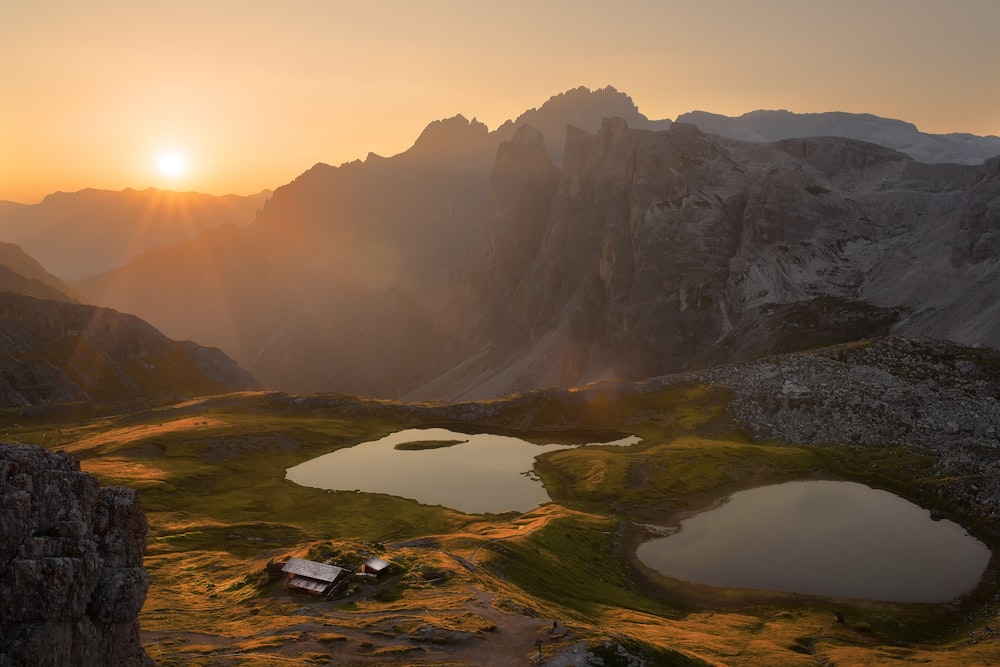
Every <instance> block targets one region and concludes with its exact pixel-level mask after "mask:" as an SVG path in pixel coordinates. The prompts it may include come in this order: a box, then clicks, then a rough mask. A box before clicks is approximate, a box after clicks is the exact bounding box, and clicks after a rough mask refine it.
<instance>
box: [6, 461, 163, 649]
mask: <svg viewBox="0 0 1000 667" xmlns="http://www.w3.org/2000/svg"><path fill="white" fill-rule="evenodd" d="M145 544H146V518H145V516H144V515H143V513H142V511H141V510H140V508H139V499H138V496H137V495H136V492H135V491H133V490H131V489H125V488H120V487H105V488H101V487H99V486H98V484H97V480H96V479H94V477H93V476H91V475H90V474H88V473H85V472H81V471H80V465H79V463H78V462H77V461H76V460H75V459H73V458H72V457H70V456H69V455H67V454H65V453H62V452H59V453H51V452H47V451H45V450H43V449H40V448H38V447H33V446H29V445H10V444H0V601H2V604H0V667H8V666H10V667H14V666H15V665H16V666H17V667H24V666H26V665H52V666H56V665H59V666H62V665H123V666H124V665H152V664H153V661H152V660H151V659H150V658H149V656H147V655H146V653H145V651H144V650H143V649H142V646H141V644H140V641H139V620H138V619H139V610H140V609H141V608H142V605H143V602H144V601H145V599H146V591H147V589H148V588H149V577H148V575H147V573H146V571H145V570H144V569H143V567H142V555H143V550H144V549H145Z"/></svg>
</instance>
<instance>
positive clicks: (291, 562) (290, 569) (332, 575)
mask: <svg viewBox="0 0 1000 667" xmlns="http://www.w3.org/2000/svg"><path fill="white" fill-rule="evenodd" d="M281 571H282V572H287V573H289V574H293V575H295V576H297V577H308V578H309V579H315V580H317V581H325V582H327V583H331V584H332V583H333V582H335V581H337V579H339V578H340V577H341V576H342V575H343V574H344V572H345V570H344V568H342V567H337V566H336V565H324V564H323V563H317V562H315V561H311V560H303V559H301V558H289V559H288V562H287V563H285V566H284V567H283V568H281Z"/></svg>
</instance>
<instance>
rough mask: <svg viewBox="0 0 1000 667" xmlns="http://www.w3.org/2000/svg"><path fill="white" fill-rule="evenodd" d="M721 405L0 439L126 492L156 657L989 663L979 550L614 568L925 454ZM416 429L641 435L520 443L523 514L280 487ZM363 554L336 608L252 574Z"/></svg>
mask: <svg viewBox="0 0 1000 667" xmlns="http://www.w3.org/2000/svg"><path fill="white" fill-rule="evenodd" d="M727 400H728V396H727V394H726V393H725V392H724V391H723V390H721V389H719V388H717V387H708V386H701V385H678V386H672V387H664V388H660V389H656V390H648V389H647V390H644V391H625V390H622V389H620V388H619V389H615V388H612V387H608V388H605V389H600V390H591V391H588V392H561V393H556V394H553V393H546V392H538V393H535V394H531V395H526V396H520V397H515V398H512V399H509V400H507V401H493V402H487V403H488V404H487V403H484V404H483V406H484V407H483V409H482V410H479V411H478V412H477V411H476V410H467V411H465V412H463V413H461V414H465V415H475V417H474V418H465V419H464V420H461V419H457V418H455V417H454V416H452V417H449V415H451V414H453V413H449V412H448V410H447V409H445V408H443V407H442V406H435V405H426V406H421V405H403V404H398V403H393V402H387V401H373V400H363V399H353V398H349V397H343V396H326V397H323V396H320V397H309V398H308V399H296V398H294V397H288V396H285V395H282V394H275V393H248V394H237V395H229V396H222V397H212V398H205V399H199V400H193V401H188V402H185V403H181V404H177V405H172V406H166V407H160V408H149V409H144V410H138V411H134V412H127V413H118V414H104V415H97V414H85V415H82V414H79V413H78V414H72V415H70V414H65V415H63V416H61V417H57V416H53V415H52V414H41V413H39V414H35V415H30V414H23V413H22V414H15V413H7V414H4V415H0V432H4V433H5V434H6V435H5V438H7V439H10V440H16V441H20V442H25V443H35V444H40V445H42V446H44V447H46V448H50V449H62V450H65V451H67V452H69V453H71V454H72V455H73V456H75V457H77V458H78V459H80V461H81V465H82V468H83V469H84V470H87V471H89V472H92V473H93V474H95V475H97V476H98V477H99V478H100V480H101V482H102V483H103V484H118V485H124V486H129V487H133V488H136V489H138V490H139V492H140V497H141V501H142V506H143V509H144V511H145V512H146V515H147V519H148V523H149V536H148V547H147V557H146V567H147V569H148V570H149V573H150V576H151V581H152V583H151V587H150V592H149V595H148V598H147V602H146V605H145V607H144V609H143V611H142V615H141V617H140V621H141V624H142V628H143V641H144V643H145V644H146V646H147V650H148V652H149V654H150V655H151V656H152V657H153V658H154V660H156V661H157V662H158V663H159V664H161V665H199V664H204V665H219V664H221V665H251V664H253V665H284V664H337V665H353V664H357V665H401V664H408V665H456V666H457V665H483V664H496V665H507V664H511V665H513V664H525V663H526V662H527V661H528V660H530V659H531V658H532V656H534V655H536V647H535V641H536V638H538V639H541V640H543V646H542V650H543V651H544V653H545V655H547V656H550V655H554V654H556V653H558V652H559V651H571V650H572V649H573V648H577V649H579V648H580V647H582V646H584V645H586V646H587V647H589V648H590V649H591V650H594V651H598V652H602V651H603V652H605V653H606V655H605V659H606V664H608V665H612V664H616V663H615V660H616V659H620V658H615V656H614V655H612V653H613V651H612V650H611V649H610V648H608V647H606V645H605V642H607V641H613V642H618V643H620V644H621V645H623V646H626V647H628V648H629V650H630V651H633V652H635V653H639V654H644V655H646V656H647V658H648V659H649V660H650V661H651V662H650V664H662V665H672V664H673V665H704V664H710V665H732V666H738V665H761V664H773V665H815V664H817V663H819V664H852V665H854V664H858V665H890V664H899V663H900V662H921V663H923V664H928V665H953V664H984V665H985V664H991V662H992V664H1000V639H998V638H997V636H996V633H993V634H992V635H991V634H990V630H989V628H995V627H997V624H998V623H1000V619H998V618H997V616H996V604H995V602H991V600H994V599H995V597H996V596H997V595H998V591H1000V588H998V586H997V583H996V567H995V565H994V566H993V567H992V568H991V571H990V577H991V578H992V581H993V583H987V584H985V585H984V586H981V587H980V589H979V590H978V591H977V593H976V594H975V595H972V596H969V598H968V599H966V600H963V601H961V602H959V603H954V604H951V605H898V604H880V603H873V602H862V601H849V600H828V599H821V598H811V597H808V596H800V595H789V594H775V593H763V592H748V591H735V590H719V589H707V588H705V587H700V586H696V585H693V584H686V583H683V582H679V581H675V580H670V579H668V578H665V577H662V576H659V575H657V574H655V573H653V572H650V571H648V570H646V569H645V568H644V567H643V566H642V565H641V564H640V563H638V562H637V561H636V559H635V558H634V556H633V550H634V547H635V545H636V544H637V543H638V541H639V540H641V539H643V538H644V537H646V536H647V535H648V529H647V524H657V525H671V523H674V522H676V521H677V520H679V518H681V517H682V516H684V515H686V514H690V513H692V512H696V511H699V510H701V509H704V508H706V507H709V506H711V505H712V504H713V503H715V502H718V501H719V500H720V499H722V498H724V497H725V496H726V495H728V494H730V493H732V492H734V491H737V490H740V489H745V488H751V487H754V486H759V485H762V484H768V483H773V482H779V481H787V480H793V479H809V478H823V479H851V480H856V481H861V482H865V483H868V484H870V485H873V486H878V487H881V488H886V489H888V490H891V491H894V492H896V493H899V494H900V495H903V496H904V497H908V498H910V499H911V500H914V501H917V502H925V503H926V502H930V500H929V499H931V498H933V497H934V496H933V495H932V494H930V493H928V489H929V488H930V487H931V486H932V485H933V484H934V483H935V480H934V479H933V478H932V477H930V476H929V472H928V471H929V470H930V465H931V463H932V462H931V461H930V460H928V459H926V458H925V457H922V456H920V455H916V454H913V453H912V452H907V451H905V450H902V449H898V448H897V449H881V450H870V449H867V450H866V449H861V448H857V447H851V446H847V445H843V446H841V445H836V444H833V445H829V446H824V447H803V446H796V445H794V444H787V443H776V442H755V441H753V440H751V439H750V438H749V437H747V436H746V434H744V433H742V432H741V431H740V430H739V429H738V428H736V427H735V426H734V425H733V424H732V423H731V422H730V420H729V418H728V415H727V411H726V406H727ZM487 408H488V409H487ZM454 414H457V413H454ZM417 425H436V426H440V425H446V426H454V427H456V428H457V429H460V428H467V429H482V430H496V431H497V432H505V433H510V432H516V433H519V434H522V435H523V437H525V439H529V440H532V441H544V440H552V439H553V438H557V437H560V435H562V436H566V435H567V434H572V433H579V432H591V431H607V432H619V433H634V434H636V435H639V436H640V437H642V439H643V440H642V442H640V443H639V444H636V445H632V446H629V447H611V446H608V447H601V446H594V447H588V448H581V449H569V450H560V451H555V452H550V453H548V454H546V455H544V456H542V457H540V458H539V459H538V462H537V465H536V467H535V473H536V474H537V475H538V476H539V477H540V478H541V479H542V480H543V482H544V483H545V486H546V488H547V489H548V492H549V495H550V496H551V497H552V499H553V502H552V503H548V504H546V505H543V506H541V507H539V508H537V509H536V510H533V511H531V512H527V513H525V514H517V513H507V514H501V515H468V514H463V513H461V512H457V511H454V510H451V509H448V508H444V507H432V506H425V505H421V504H419V503H417V502H414V501H411V500H406V499H402V498H396V497H392V496H386V495H379V494H372V493H361V492H355V491H325V490H320V489H312V488H306V487H301V486H298V485H296V484H294V483H292V482H289V481H287V480H285V479H284V476H285V470H286V468H289V467H291V466H294V465H297V464H299V463H302V462H304V461H306V460H309V459H311V458H314V457H316V456H319V455H321V454H325V453H328V452H331V451H334V450H336V449H338V448H343V447H349V446H352V445H354V444H357V443H360V442H364V441H368V440H373V439H377V438H380V437H382V436H384V435H387V434H389V433H392V432H394V431H397V430H400V429H402V428H410V427H413V426H417ZM448 444H451V443H450V442H436V443H430V444H419V443H415V444H412V445H407V446H410V447H412V448H420V447H433V446H447V445H448ZM404 447H405V446H404ZM442 483H447V480H442ZM937 502H940V501H937ZM925 506H928V507H930V505H925ZM932 509H938V510H941V511H945V512H947V513H949V514H950V515H952V516H956V517H959V518H961V516H962V508H961V507H932ZM989 546H991V548H996V546H997V544H995V543H991V544H989ZM369 555H379V556H381V557H383V558H385V559H387V560H388V561H390V562H391V563H393V574H392V576H390V577H389V578H388V579H387V580H386V581H384V582H382V583H380V584H378V585H377V586H361V587H359V590H358V591H357V593H356V594H355V595H353V596H351V597H349V598H347V599H345V600H338V601H320V600H313V599H309V598H301V597H295V596H291V595H289V594H288V592H287V590H286V589H285V587H284V585H283V582H282V580H281V579H280V578H278V577H275V576H274V575H271V574H269V573H268V571H267V564H268V562H269V561H273V560H277V559H283V558H285V557H287V556H299V557H309V558H318V559H323V558H328V557H332V558H334V559H336V560H338V562H348V563H350V562H360V560H362V559H363V558H365V557H367V556H369ZM995 560H996V559H994V561H995ZM836 613H840V614H841V616H842V617H843V619H844V622H842V623H840V622H837V620H836V617H835V614H836ZM553 621H556V622H557V624H558V625H559V627H558V629H556V630H554V631H550V630H551V629H552V622H553Z"/></svg>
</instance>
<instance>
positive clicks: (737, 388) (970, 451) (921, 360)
mask: <svg viewBox="0 0 1000 667" xmlns="http://www.w3.org/2000/svg"><path fill="white" fill-rule="evenodd" d="M691 381H696V382H701V383H706V384H713V385H718V386H723V387H726V388H727V389H728V390H729V391H730V392H731V401H730V407H729V410H730V414H731V415H732V416H733V418H734V419H735V420H736V422H737V423H738V424H739V425H740V426H742V427H743V428H744V429H746V431H747V432H748V433H750V434H751V435H752V436H754V437H755V438H759V439H761V440H777V441H781V442H791V443H801V444H815V445H822V444H827V443H837V444H848V445H855V446H859V447H866V448H875V447H891V446H903V447H907V448H910V449H911V450H913V451H919V452H923V453H926V454H928V455H930V456H932V457H933V458H934V460H935V461H936V463H935V464H934V469H933V474H934V478H935V479H936V480H938V481H937V482H936V483H935V484H934V485H932V487H931V491H932V492H933V493H938V494H941V495H942V496H945V497H947V498H948V499H949V500H951V501H957V505H958V506H961V507H963V508H965V511H967V512H969V513H970V514H972V515H975V516H978V517H979V518H980V519H982V521H983V523H984V525H985V526H987V527H989V528H990V529H991V530H993V531H994V532H995V533H997V534H1000V352H998V351H997V350H995V349H991V348H977V347H964V346H960V345H956V344H954V343H949V342H946V341H938V340H929V339H927V340H908V339H903V338H897V337H886V338H879V339H875V340H872V341H866V342H861V343H854V344H848V345H841V346H834V347H830V348H825V349H821V350H816V351H811V352H802V353H794V354H786V355H780V356H774V357H769V358H766V359H761V360H758V361H754V362H750V363H746V364H742V365H736V366H723V367H718V368H715V369H712V370H708V371H700V372H695V373H690V374H682V375H675V376H668V377H664V378H660V379H657V380H653V381H650V383H649V384H651V385H654V386H662V385H663V384H673V383H684V382H691Z"/></svg>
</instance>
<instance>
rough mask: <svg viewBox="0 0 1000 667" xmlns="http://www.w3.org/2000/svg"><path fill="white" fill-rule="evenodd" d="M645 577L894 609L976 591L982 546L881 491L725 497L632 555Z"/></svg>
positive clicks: (798, 489)
mask: <svg viewBox="0 0 1000 667" xmlns="http://www.w3.org/2000/svg"><path fill="white" fill-rule="evenodd" d="M636 555H637V556H638V558H639V560H641V561H642V562H643V563H644V564H645V565H647V566H648V567H650V568H652V569H654V570H656V571H658V572H660V573H662V574H665V575H667V576H670V577H674V578H676V579H682V580H685V581H693V582H698V583H702V584H708V585H710V586H723V587H729V588H752V589H760V590H773V591H786V592H794V593H806V594H810V595H822V596H830V597H848V598H863V599H869V600H883V601H895V602H947V601H949V600H952V599H954V598H956V597H958V596H959V595H961V594H962V593H965V592H967V591H970V590H972V589H973V588H975V587H976V584H977V583H978V582H979V579H980V577H981V576H982V574H983V572H984V570H985V569H986V566H987V564H988V563H989V559H990V551H989V549H987V548H986V546H985V545H984V544H983V543H982V542H980V541H979V540H976V539H975V538H973V537H971V536H970V535H969V534H968V533H966V532H965V530H964V529H963V528H962V527H961V526H959V525H958V524H955V523H953V522H951V521H933V520H932V519H931V518H930V513H929V512H928V511H927V510H924V509H921V508H920V507H918V506H917V505H914V504H913V503H911V502H909V501H907V500H904V499H902V498H900V497H898V496H896V495H893V494H891V493H888V492H887V491H879V490H876V489H872V488H869V487H867V486H864V485H863V484H856V483H853V482H830V481H806V482H789V483H787V484H777V485H773V486H766V487H761V488H757V489H751V490H749V491H742V492H739V493H736V494H733V496H732V497H730V498H729V499H728V501H727V502H725V503H724V504H723V505H721V506H720V507H717V508H715V509H713V510H709V511H707V512H704V513H702V514H698V515H696V516H694V517H691V518H689V519H686V520H684V521H682V522H681V525H680V530H679V531H678V532H676V533H675V534H673V535H670V536H668V537H661V538H656V539H653V540H650V541H648V542H645V543H643V544H642V545H640V546H639V548H638V549H637V551H636Z"/></svg>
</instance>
